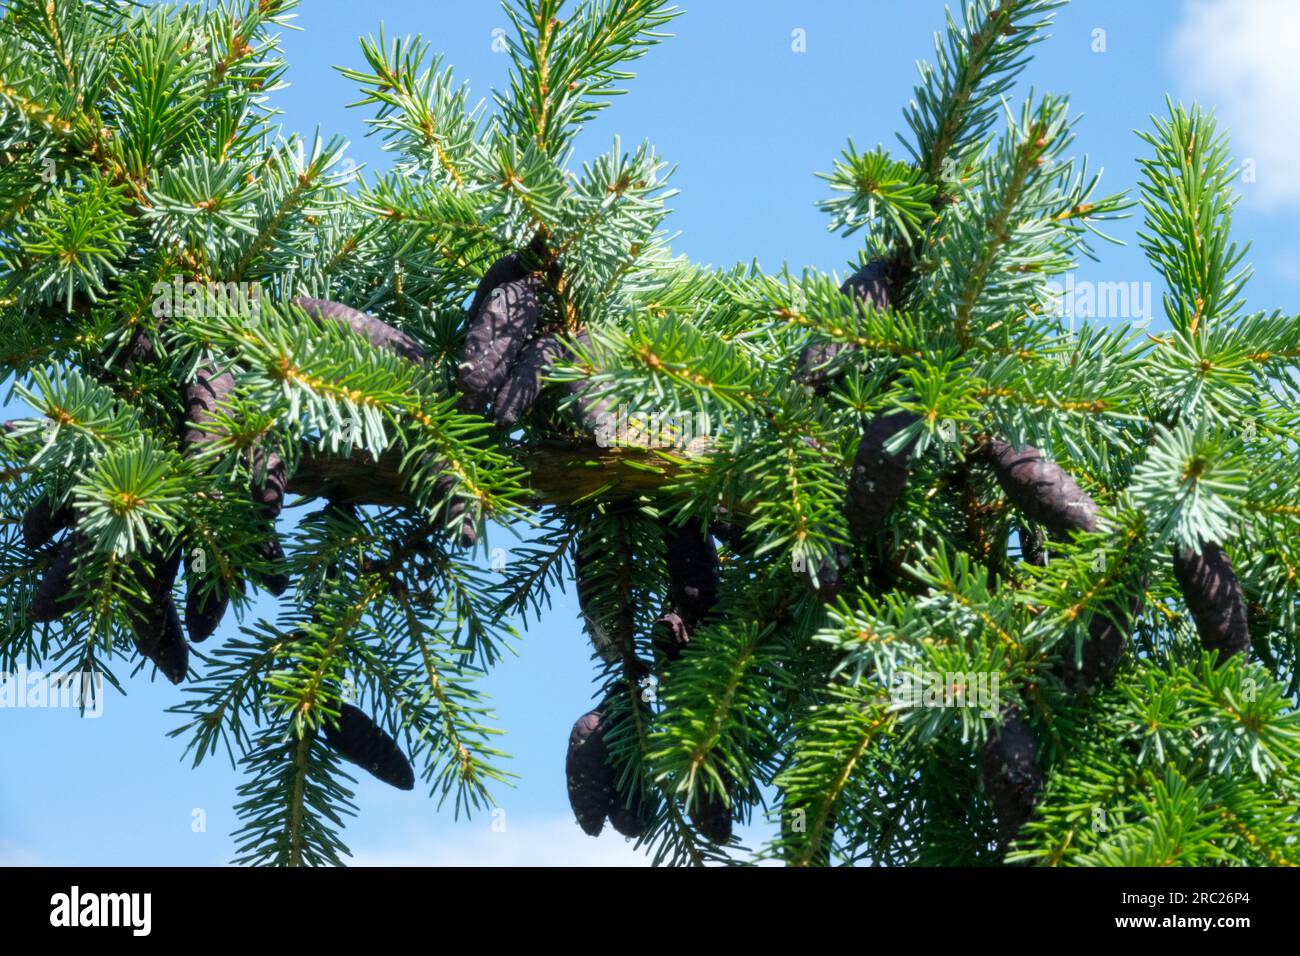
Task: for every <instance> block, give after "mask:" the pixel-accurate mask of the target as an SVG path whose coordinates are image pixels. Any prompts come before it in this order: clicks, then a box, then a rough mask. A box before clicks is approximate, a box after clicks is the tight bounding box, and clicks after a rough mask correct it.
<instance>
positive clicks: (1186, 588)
mask: <svg viewBox="0 0 1300 956" xmlns="http://www.w3.org/2000/svg"><path fill="white" fill-rule="evenodd" d="M1174 577H1176V578H1177V579H1178V586H1179V587H1180V588H1181V589H1182V591H1183V600H1185V601H1186V602H1187V610H1189V611H1190V612H1191V614H1192V620H1193V621H1195V622H1196V633H1198V634H1199V635H1200V636H1201V646H1202V647H1204V648H1205V649H1206V650H1209V651H1218V655H1219V658H1218V659H1219V663H1220V664H1222V663H1223V662H1224V661H1226V660H1227V659H1228V658H1229V657H1231V656H1232V655H1233V654H1242V655H1245V656H1249V655H1250V629H1249V627H1248V622H1247V618H1246V601H1245V597H1244V595H1243V594H1242V591H1241V582H1240V581H1238V580H1237V575H1236V573H1235V572H1234V571H1233V570H1232V562H1231V561H1230V560H1229V559H1228V556H1227V554H1225V553H1224V551H1223V549H1222V548H1221V547H1219V545H1218V544H1217V543H1215V542H1213V541H1210V542H1206V543H1204V544H1202V545H1201V552H1200V554H1197V553H1196V552H1195V551H1189V550H1186V549H1177V550H1175V552H1174Z"/></svg>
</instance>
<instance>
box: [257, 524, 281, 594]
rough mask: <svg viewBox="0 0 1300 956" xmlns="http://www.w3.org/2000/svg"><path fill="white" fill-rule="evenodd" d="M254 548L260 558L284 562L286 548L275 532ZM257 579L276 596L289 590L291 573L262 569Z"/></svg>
mask: <svg viewBox="0 0 1300 956" xmlns="http://www.w3.org/2000/svg"><path fill="white" fill-rule="evenodd" d="M253 550H254V551H255V552H256V553H257V556H258V557H259V558H261V559H262V560H263V561H265V562H266V563H268V564H270V565H273V566H274V565H280V564H283V562H284V548H283V547H281V545H280V539H279V538H278V537H276V536H275V534H274V532H272V535H271V537H269V538H267V539H266V540H265V541H263V542H262V543H261V544H259V545H257V546H256V547H255V548H254V549H253ZM257 580H258V581H259V582H261V585H262V587H264V588H266V590H267V591H269V592H271V593H272V594H274V595H275V596H276V597H279V596H280V595H281V594H283V593H284V592H285V591H287V590H289V583H290V582H289V574H288V572H286V571H261V572H259V573H258V575H257Z"/></svg>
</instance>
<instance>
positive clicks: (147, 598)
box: [129, 549, 190, 684]
mask: <svg viewBox="0 0 1300 956" xmlns="http://www.w3.org/2000/svg"><path fill="white" fill-rule="evenodd" d="M179 570H180V551H179V549H178V550H176V551H174V552H173V553H172V554H170V555H165V556H164V555H159V554H156V553H152V554H147V555H145V556H143V557H141V558H140V559H139V562H138V563H137V565H136V575H137V576H138V578H139V581H140V585H141V588H142V590H143V591H144V596H143V597H142V598H141V597H133V598H131V599H130V601H129V603H130V605H131V628H132V631H133V632H134V637H135V646H136V650H138V651H139V652H140V654H141V656H142V657H145V658H147V659H148V660H151V661H153V662H154V664H155V665H157V667H158V670H160V671H161V672H162V674H163V676H164V677H166V678H167V679H168V680H169V681H171V682H172V683H173V684H179V683H180V682H181V681H182V680H184V679H185V675H186V673H188V671H189V656H190V655H189V646H188V645H187V644H186V643H185V633H184V631H183V630H182V629H181V621H180V615H178V614H177V613H176V605H175V604H174V603H173V602H172V595H171V589H172V584H173V583H174V582H175V580H176V575H177V573H178V572H179Z"/></svg>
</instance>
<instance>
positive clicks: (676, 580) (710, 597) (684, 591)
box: [664, 521, 720, 628]
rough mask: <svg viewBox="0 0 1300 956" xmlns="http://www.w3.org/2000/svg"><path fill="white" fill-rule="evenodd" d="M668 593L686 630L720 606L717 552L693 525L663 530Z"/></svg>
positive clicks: (670, 527) (703, 534)
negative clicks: (716, 606)
mask: <svg viewBox="0 0 1300 956" xmlns="http://www.w3.org/2000/svg"><path fill="white" fill-rule="evenodd" d="M664 560H665V562H666V563H667V566H668V593H669V597H670V598H671V600H672V602H673V606H674V607H675V608H676V609H677V610H678V612H679V613H680V614H681V616H682V620H683V621H684V622H685V624H686V626H687V628H693V627H695V626H696V625H697V624H699V623H700V621H701V620H703V619H704V617H705V615H707V614H708V613H709V612H710V611H711V610H713V606H714V605H715V604H717V603H718V587H719V583H720V578H719V570H718V568H719V566H718V551H717V548H715V547H714V546H713V540H712V539H711V538H710V537H709V536H708V535H706V534H705V533H704V531H703V529H702V528H701V527H700V526H699V524H698V523H696V522H694V521H690V522H687V523H686V524H682V525H668V526H666V527H665V528H664Z"/></svg>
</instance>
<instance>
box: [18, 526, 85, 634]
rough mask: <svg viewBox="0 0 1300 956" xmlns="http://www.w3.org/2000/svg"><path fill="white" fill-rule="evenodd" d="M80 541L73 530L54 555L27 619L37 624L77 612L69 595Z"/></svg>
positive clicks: (37, 589)
mask: <svg viewBox="0 0 1300 956" xmlns="http://www.w3.org/2000/svg"><path fill="white" fill-rule="evenodd" d="M78 541H79V538H78V535H77V533H76V532H75V531H73V532H72V533H71V534H69V535H68V536H67V537H66V538H64V539H63V541H62V543H60V545H59V550H58V551H57V552H55V554H54V560H53V561H52V562H51V563H50V566H49V568H47V569H46V571H45V576H44V577H42V578H41V583H40V584H38V585H37V586H36V593H35V594H34V595H32V603H31V606H30V607H29V608H28V611H27V616H28V617H30V618H31V619H32V620H33V621H36V622H38V623H46V622H49V621H57V620H58V619H59V618H61V617H62V616H63V615H65V614H67V613H68V612H70V611H72V610H74V606H73V604H72V603H71V602H70V601H68V600H67V597H68V592H69V591H71V590H72V575H73V570H74V568H75V566H76V559H77V546H78Z"/></svg>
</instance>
